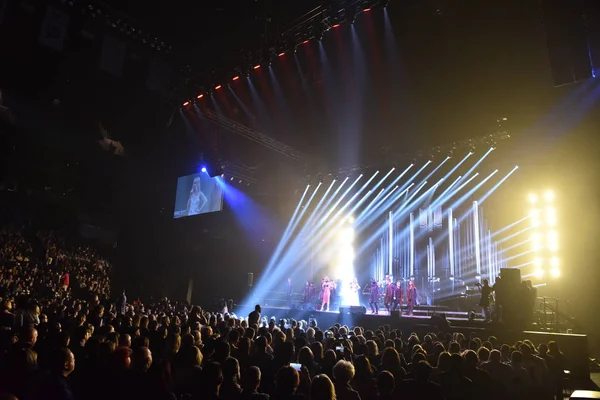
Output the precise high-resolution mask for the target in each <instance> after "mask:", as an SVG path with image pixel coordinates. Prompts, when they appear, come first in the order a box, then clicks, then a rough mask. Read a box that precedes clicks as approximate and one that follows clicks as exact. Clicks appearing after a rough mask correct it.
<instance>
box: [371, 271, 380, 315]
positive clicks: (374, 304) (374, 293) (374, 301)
mask: <svg viewBox="0 0 600 400" xmlns="http://www.w3.org/2000/svg"><path fill="white" fill-rule="evenodd" d="M378 303H379V285H378V284H377V281H376V280H375V279H371V288H370V289H369V305H370V306H371V312H372V313H373V314H379V304H378Z"/></svg>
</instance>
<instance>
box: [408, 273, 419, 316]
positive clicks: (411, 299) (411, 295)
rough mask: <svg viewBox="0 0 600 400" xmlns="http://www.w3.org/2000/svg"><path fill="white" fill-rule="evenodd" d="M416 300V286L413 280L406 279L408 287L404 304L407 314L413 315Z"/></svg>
mask: <svg viewBox="0 0 600 400" xmlns="http://www.w3.org/2000/svg"><path fill="white" fill-rule="evenodd" d="M416 302H417V288H416V287H415V282H414V281H408V289H406V305H407V306H408V315H413V309H414V308H415V303H416Z"/></svg>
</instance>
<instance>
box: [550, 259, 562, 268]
mask: <svg viewBox="0 0 600 400" xmlns="http://www.w3.org/2000/svg"><path fill="white" fill-rule="evenodd" d="M558 264H560V261H559V260H558V257H552V258H551V259H550V266H551V267H552V268H557V267H558Z"/></svg>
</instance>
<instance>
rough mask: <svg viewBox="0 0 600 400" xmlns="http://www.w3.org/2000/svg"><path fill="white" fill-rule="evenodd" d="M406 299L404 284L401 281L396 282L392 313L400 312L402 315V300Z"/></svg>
mask: <svg viewBox="0 0 600 400" xmlns="http://www.w3.org/2000/svg"><path fill="white" fill-rule="evenodd" d="M403 297H404V291H403V290H402V282H400V281H399V280H398V281H397V282H396V285H395V286H394V301H393V302H392V311H394V310H396V308H398V310H399V311H400V314H402V298H403Z"/></svg>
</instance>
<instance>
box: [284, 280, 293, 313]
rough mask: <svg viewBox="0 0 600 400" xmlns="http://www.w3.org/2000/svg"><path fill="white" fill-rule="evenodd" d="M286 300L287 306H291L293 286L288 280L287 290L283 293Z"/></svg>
mask: <svg viewBox="0 0 600 400" xmlns="http://www.w3.org/2000/svg"><path fill="white" fill-rule="evenodd" d="M285 294H286V295H287V300H288V306H291V305H292V295H293V294H294V285H292V280H291V279H290V278H288V280H287V289H286V291H285Z"/></svg>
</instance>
